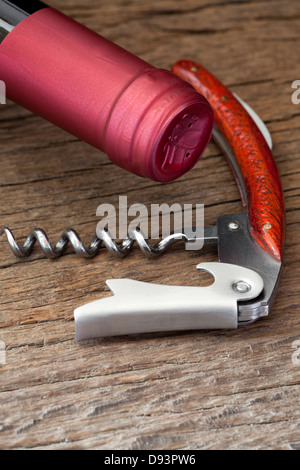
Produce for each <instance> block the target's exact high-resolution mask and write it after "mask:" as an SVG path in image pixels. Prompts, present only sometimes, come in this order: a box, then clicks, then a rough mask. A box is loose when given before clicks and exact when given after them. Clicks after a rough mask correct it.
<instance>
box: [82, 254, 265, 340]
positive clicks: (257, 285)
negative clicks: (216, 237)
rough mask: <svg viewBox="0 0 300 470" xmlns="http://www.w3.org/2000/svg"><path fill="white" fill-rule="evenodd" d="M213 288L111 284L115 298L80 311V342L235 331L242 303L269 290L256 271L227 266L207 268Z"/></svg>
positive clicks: (117, 281) (126, 281) (209, 265)
mask: <svg viewBox="0 0 300 470" xmlns="http://www.w3.org/2000/svg"><path fill="white" fill-rule="evenodd" d="M197 268H198V269H202V270H204V271H208V272H209V273H211V274H212V275H213V276H214V278H215V282H214V283H213V284H212V285H210V286H208V287H185V286H178V287H177V286H164V285H159V284H150V283H146V282H139V281H133V280H130V279H115V280H109V281H107V285H108V286H109V288H110V289H111V291H112V292H113V293H114V294H115V295H114V296H112V297H108V298H104V299H101V300H97V301H95V302H92V303H89V304H87V305H84V306H82V307H79V308H78V309H76V310H75V327H76V341H81V340H86V339H91V338H97V337H105V336H118V335H127V334H133V333H150V332H157V331H180V330H197V329H234V328H237V326H238V306H237V302H238V301H239V300H250V299H253V298H255V297H257V296H258V295H259V294H260V293H261V292H262V290H263V280H262V278H261V277H260V275H259V274H257V273H256V272H254V271H252V270H250V269H247V268H243V267H241V266H236V265H233V264H225V263H203V264H199V266H197Z"/></svg>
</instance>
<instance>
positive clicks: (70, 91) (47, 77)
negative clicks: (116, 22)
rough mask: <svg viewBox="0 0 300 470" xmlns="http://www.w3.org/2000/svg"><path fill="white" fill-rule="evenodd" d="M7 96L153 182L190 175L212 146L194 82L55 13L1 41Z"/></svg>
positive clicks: (46, 11) (37, 15)
mask: <svg viewBox="0 0 300 470" xmlns="http://www.w3.org/2000/svg"><path fill="white" fill-rule="evenodd" d="M0 79H1V80H3V81H4V82H5V83H6V89H7V96H8V97H9V98H10V99H12V100H13V101H15V102H17V103H19V104H21V105H22V106H24V107H26V108H28V109H29V110H31V111H33V112H34V113H36V114H38V115H40V116H42V117H43V118H45V119H47V120H49V121H51V122H52V123H54V124H56V125H57V126H59V127H61V128H63V129H65V130H66V131H68V132H70V133H71V134H73V135H75V136H77V137H79V138H80V139H82V140H84V141H86V142H88V143H89V144H91V145H93V146H94V147H96V148H98V149H100V150H102V151H104V152H105V153H107V154H108V156H109V157H110V159H111V160H112V161H113V162H114V163H116V164H117V165H119V166H120V167H122V168H125V169H126V170H128V171H131V172H132V173H135V174H137V175H140V176H143V177H147V178H151V179H153V180H156V181H171V180H174V179H176V178H179V177H180V176H181V175H183V174H184V173H186V172H187V171H188V170H190V169H191V168H192V167H193V166H194V165H195V164H196V163H197V161H198V160H199V158H200V157H201V155H202V153H203V151H204V150H205V148H206V146H207V144H208V143H209V141H210V138H211V133H212V127H213V112H212V110H211V107H210V105H209V104H208V102H207V101H206V99H205V98H204V97H203V96H202V95H200V94H199V93H197V92H196V91H195V90H194V89H193V88H192V86H191V85H189V84H187V83H185V82H184V81H183V80H181V79H180V78H178V77H176V76H175V75H173V74H172V73H171V72H169V71H167V70H161V69H157V68H155V67H153V66H151V65H150V64H148V63H147V62H144V61H143V60H141V59H139V58H138V57H136V56H134V55H132V54H130V53H129V52H127V51H125V50H124V49H122V48H121V47H119V46H117V45H116V44H113V43H112V42H110V41H108V40H107V39H105V38H104V37H102V36H99V35H98V34H96V33H94V32H92V31H91V30H89V29H87V28H85V27H84V26H82V25H80V24H79V23H77V22H76V21H74V20H72V19H70V18H69V17H67V16H65V15H63V14H62V13H60V12H59V11H57V10H55V9H53V8H48V7H46V8H41V9H39V10H38V11H36V12H34V13H33V14H31V15H29V16H27V17H26V18H25V19H23V20H22V21H21V22H19V23H18V24H17V25H16V26H15V27H14V28H13V29H12V30H11V31H10V32H9V34H7V35H6V37H5V38H4V39H3V40H2V42H1V44H0Z"/></svg>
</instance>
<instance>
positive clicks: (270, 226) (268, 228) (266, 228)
mask: <svg viewBox="0 0 300 470" xmlns="http://www.w3.org/2000/svg"><path fill="white" fill-rule="evenodd" d="M270 228H272V224H264V229H265V230H270Z"/></svg>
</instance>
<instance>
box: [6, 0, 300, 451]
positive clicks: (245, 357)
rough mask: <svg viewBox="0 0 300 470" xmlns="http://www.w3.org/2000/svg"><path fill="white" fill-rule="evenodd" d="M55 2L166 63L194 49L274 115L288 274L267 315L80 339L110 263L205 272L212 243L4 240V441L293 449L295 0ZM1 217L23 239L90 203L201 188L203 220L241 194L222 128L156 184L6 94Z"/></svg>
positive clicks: (296, 431) (195, 277) (298, 170)
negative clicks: (150, 249) (62, 249)
mask: <svg viewBox="0 0 300 470" xmlns="http://www.w3.org/2000/svg"><path fill="white" fill-rule="evenodd" d="M49 4H51V6H54V7H58V8H60V9H61V10H62V11H63V12H65V13H66V14H69V15H71V16H72V17H74V18H75V19H77V20H79V21H81V22H82V23H84V24H85V25H87V26H88V27H90V28H92V29H94V30H96V31H98V32H99V33H102V34H103V35H104V36H106V37H108V38H109V39H111V40H112V41H115V42H117V43H118V44H120V45H122V46H123V47H125V48H127V49H129V50H130V51H132V52H133V53H135V54H137V55H139V56H141V57H142V58H143V59H145V60H147V61H149V62H151V63H152V64H153V65H155V66H158V67H164V68H170V66H171V65H172V63H173V62H175V61H177V60H178V59H180V58H191V59H194V60H197V61H199V62H201V63H202V64H203V65H204V66H206V67H207V68H208V69H210V70H211V71H212V72H213V73H215V74H216V75H217V76H218V77H219V78H220V79H221V80H222V81H223V82H224V83H225V84H226V85H228V86H230V87H231V89H232V90H233V91H235V92H237V93H238V94H239V95H240V96H241V97H242V98H243V99H244V100H246V101H248V102H249V104H250V105H251V106H253V107H254V108H255V109H256V111H258V113H259V114H260V115H261V116H262V118H263V119H264V120H265V121H266V123H267V124H268V126H269V129H270V131H271V133H272V136H273V140H274V156H275V159H276V162H277V164H278V168H279V171H280V174H281V177H282V184H283V187H284V192H285V200H286V207H287V244H286V258H285V265H284V269H283V277H282V280H281V284H280V289H279V293H278V298H277V301H276V305H275V307H274V309H273V311H272V315H271V316H270V317H269V318H266V319H263V320H261V321H259V322H258V323H256V324H254V325H252V326H249V327H247V328H244V329H240V330H238V331H230V332H216V331H212V332H205V331H204V332H201V331H200V332H185V333H179V334H178V333H172V332H170V333H168V334H154V335H150V334H149V335H140V336H137V335H136V336H132V337H121V338H111V339H105V340H95V341H87V342H84V343H82V344H76V343H75V341H74V322H73V310H74V308H76V307H78V306H80V305H82V304H84V303H86V302H89V301H92V300H95V299H98V298H101V297H103V296H106V295H109V292H108V290H107V288H106V287H105V280H106V279H107V278H115V277H128V278H131V279H137V280H141V281H153V282H157V283H169V284H174V285H176V284H181V285H204V284H205V282H206V279H205V278H203V277H201V275H200V273H199V272H197V271H196V269H195V268H196V265H197V264H198V263H199V262H200V261H212V260H216V259H217V254H216V250H215V249H214V248H211V249H205V250H204V251H203V253H195V252H185V251H184V250H183V248H182V246H180V245H178V246H176V247H174V248H172V249H171V250H169V253H168V254H166V255H165V256H163V257H161V258H159V259H158V260H155V261H149V260H146V259H145V258H144V257H143V255H142V254H141V253H140V252H139V250H138V248H135V250H134V251H133V252H132V254H131V255H130V256H129V257H127V258H125V259H124V260H123V261H119V260H116V259H114V258H112V257H111V255H109V254H108V253H107V252H106V251H103V252H101V254H99V256H98V257H96V258H95V259H94V260H92V261H86V260H82V259H79V258H77V257H76V256H75V255H73V254H71V252H69V254H68V255H66V256H65V257H63V258H61V259H60V260H58V261H54V262H52V261H49V260H46V259H44V258H43V255H42V253H41V252H40V250H39V249H36V250H35V251H34V253H33V254H32V256H31V257H30V258H29V259H28V260H25V261H20V260H17V259H15V258H14V256H13V255H12V254H11V252H10V250H9V248H8V246H7V243H6V241H5V240H4V238H3V237H1V240H0V267H1V280H0V289H1V297H0V305H1V310H0V328H1V329H0V340H1V341H4V342H5V343H6V361H7V364H6V365H2V366H0V382H1V383H0V402H1V408H0V447H1V448H6V449H20V448H26V449H29V448H33V449H299V448H300V420H299V418H300V410H299V383H300V365H296V364H293V362H292V354H293V352H295V350H294V349H293V348H292V345H293V342H294V341H295V340H299V339H300V307H299V292H300V283H299V278H300V264H299V259H300V253H299V240H300V225H299V222H300V210H299V205H300V150H299V149H300V130H299V128H300V117H299V111H300V105H299V106H296V105H294V104H292V101H291V95H292V89H291V84H292V82H293V81H294V80H296V79H300V61H299V39H300V4H299V1H298V0H254V1H235V0H212V1H209V0H185V1H178V0H177V1H176V0H163V1H161V0H159V1H158V0H151V1H150V0H144V1H139V0H131V1H124V0H110V1H104V0H103V1H97V0H88V1H85V2H84V1H83V0H64V1H62V0H51V1H50V0H49ZM0 138H1V155H0V159H1V173H0V198H1V208H0V211H1V222H0V224H1V225H6V226H9V227H10V228H11V229H13V230H14V231H15V234H16V236H17V238H18V240H23V239H24V238H25V236H26V235H27V234H28V232H30V230H31V229H32V228H34V227H37V226H38V227H42V228H44V229H46V230H47V231H48V233H49V236H50V238H51V240H52V242H56V241H57V239H58V237H59V236H60V234H61V232H62V231H63V229H65V228H66V227H74V228H76V229H77V230H78V231H79V232H80V234H81V235H82V237H83V239H84V241H85V242H86V243H88V242H90V240H91V238H92V236H93V234H94V232H95V228H96V223H97V221H98V219H97V218H96V208H97V206H98V205H99V204H100V203H102V202H103V201H106V202H110V203H113V204H116V203H117V201H118V196H119V195H128V202H129V204H132V203H135V202H139V203H143V204H148V205H150V204H151V203H155V202H157V203H161V202H167V203H169V204H172V203H173V202H179V203H192V204H196V203H205V205H206V211H205V221H206V224H213V223H214V222H215V220H216V217H217V216H218V215H220V214H223V213H232V212H235V211H239V210H240V209H241V204H240V200H239V194H238V191H237V189H236V186H235V183H234V180H233V178H232V175H231V172H230V170H229V168H228V166H227V164H226V163H225V160H224V158H223V156H222V155H221V154H220V152H219V151H218V149H217V148H216V147H215V145H214V144H213V143H211V144H210V145H209V148H208V150H207V151H206V153H205V156H204V157H203V158H202V160H201V161H200V162H199V163H198V165H197V166H196V167H195V168H194V169H193V170H192V171H191V172H190V173H189V174H187V175H186V176H184V177H182V178H180V179H179V180H178V181H177V182H173V183H169V184H164V185H162V184H156V183H154V182H151V181H147V180H143V179H142V178H139V177H135V176H132V175H130V174H127V173H126V172H125V171H123V170H121V169H119V168H117V167H115V166H113V165H112V164H111V163H110V161H109V160H108V159H107V157H106V156H105V155H104V154H101V153H99V152H98V151H97V150H95V149H93V148H91V147H90V146H88V145H86V144H84V143H82V142H80V141H79V140H77V139H75V138H74V137H72V136H70V135H68V134H67V133H65V132H63V131H61V130H59V129H57V128H55V127H54V126H52V125H51V124H49V123H47V122H45V121H43V120H42V119H40V118H39V117H37V116H35V115H32V114H31V113H30V112H28V111H27V110H25V109H23V108H22V107H20V106H17V105H15V104H13V103H8V104H7V105H6V106H1V108H0Z"/></svg>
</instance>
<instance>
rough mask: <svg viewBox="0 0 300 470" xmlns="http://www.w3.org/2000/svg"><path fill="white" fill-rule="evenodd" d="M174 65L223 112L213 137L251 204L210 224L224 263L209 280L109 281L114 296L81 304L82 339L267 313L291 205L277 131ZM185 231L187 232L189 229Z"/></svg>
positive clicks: (213, 84) (197, 68) (218, 323)
mask: <svg viewBox="0 0 300 470" xmlns="http://www.w3.org/2000/svg"><path fill="white" fill-rule="evenodd" d="M173 72H174V73H175V74H176V75H178V76H179V77H181V78H183V79H184V80H185V81H187V82H189V83H190V84H192V85H193V87H194V88H195V89H196V90H197V91H198V92H199V93H201V94H202V95H204V96H205V97H206V99H207V100H208V102H209V103H210V105H211V107H212V109H213V111H214V117H215V127H214V131H213V138H214V140H215V142H216V143H217V144H218V146H219V147H220V148H221V149H222V151H223V152H224V154H225V156H226V158H227V161H228V163H229V165H230V167H231V169H232V172H233V174H234V176H235V179H236V182H237V185H238V188H239V191H240V195H241V199H242V203H243V211H242V212H241V213H237V214H228V215H222V216H220V217H219V218H218V219H217V226H216V227H206V228H205V230H204V243H217V245H218V253H219V263H203V264H200V265H198V266H197V268H198V269H202V270H205V271H208V272H210V273H211V274H212V275H213V276H214V278H215V282H214V284H212V285H211V286H209V287H185V286H178V287H177V286H163V285H154V284H150V283H144V282H139V281H133V280H128V279H119V280H109V281H107V284H108V286H109V288H110V289H111V291H112V292H113V293H114V296H112V297H109V298H105V299H101V300H97V301H95V302H92V303H89V304H87V305H84V306H82V307H79V308H77V309H76V310H75V313H74V314H75V325H76V340H77V341H80V340H84V339H89V338H96V337H105V336H112V335H124V334H131V333H146V332H155V331H168V330H169V331H176V330H192V329H218V328H220V329H228V328H237V327H238V326H241V325H245V324H249V323H252V322H254V321H256V320H258V319H259V318H260V317H264V316H267V315H268V314H269V311H270V308H271V306H272V304H273V301H274V298H275V294H276V290H277V286H278V282H279V277H280V272H281V266H282V258H283V251H284V239H285V210H284V199H283V193H282V188H281V183H280V178H279V174H278V171H277V168H276V164H275V162H274V159H273V156H272V153H271V147H272V140H271V137H270V134H269V132H268V130H267V128H266V126H265V125H264V124H263V122H262V121H261V119H260V118H259V117H258V116H257V114H256V113H255V112H254V111H253V110H252V109H251V108H250V107H249V105H247V104H246V103H244V102H243V101H242V100H241V99H240V98H238V97H237V96H236V95H234V94H233V93H231V92H230V91H229V90H228V89H227V88H226V87H225V86H224V85H223V84H222V83H221V82H220V81H219V80H217V79H216V78H215V77H214V76H213V75H212V74H211V73H209V72H208V71H207V70H206V69H204V68H203V67H202V66H201V65H200V64H197V63H195V62H192V61H187V60H183V61H179V62H177V63H176V64H175V65H174V66H173ZM182 237H183V238H185V239H187V235H186V234H182Z"/></svg>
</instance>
